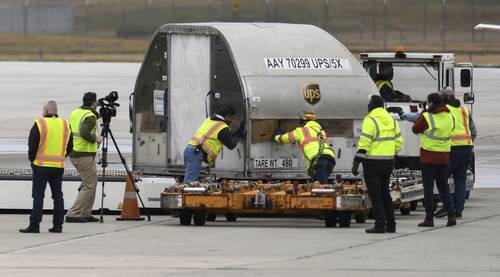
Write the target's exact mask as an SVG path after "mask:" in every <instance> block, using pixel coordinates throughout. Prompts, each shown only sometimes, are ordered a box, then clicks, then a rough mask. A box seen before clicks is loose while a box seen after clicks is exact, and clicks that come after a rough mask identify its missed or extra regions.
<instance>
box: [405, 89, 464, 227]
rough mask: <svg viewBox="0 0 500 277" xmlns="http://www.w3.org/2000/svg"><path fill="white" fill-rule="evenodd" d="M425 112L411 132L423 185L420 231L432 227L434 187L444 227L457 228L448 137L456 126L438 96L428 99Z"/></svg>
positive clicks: (436, 94) (433, 95)
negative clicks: (415, 136) (415, 137)
mask: <svg viewBox="0 0 500 277" xmlns="http://www.w3.org/2000/svg"><path fill="white" fill-rule="evenodd" d="M427 106H428V107H427V109H426V111H424V112H423V113H422V114H421V115H420V116H419V117H418V118H417V120H416V121H415V123H414V124H413V127H412V131H413V133H415V134H420V169H421V171H422V182H423V184H424V203H425V219H424V221H423V222H422V223H420V224H418V226H420V227H434V220H433V217H434V184H436V187H437V189H438V190H439V192H440V194H441V201H442V202H443V206H445V207H446V208H447V210H448V222H447V224H446V225H447V226H453V225H456V220H455V209H454V205H453V201H452V200H451V196H450V188H449V185H448V177H447V176H448V175H447V174H448V163H449V158H450V148H451V135H452V133H453V129H454V128H455V126H454V125H455V124H454V121H453V116H452V114H451V113H450V110H449V109H448V108H447V107H446V105H445V104H444V100H443V98H442V97H441V95H439V94H438V93H431V94H429V95H428V96H427Z"/></svg>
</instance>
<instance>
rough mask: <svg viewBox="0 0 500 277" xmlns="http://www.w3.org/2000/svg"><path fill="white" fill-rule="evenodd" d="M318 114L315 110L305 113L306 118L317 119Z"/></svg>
mask: <svg viewBox="0 0 500 277" xmlns="http://www.w3.org/2000/svg"><path fill="white" fill-rule="evenodd" d="M316 118H317V116H316V114H315V113H314V112H306V113H304V120H316Z"/></svg>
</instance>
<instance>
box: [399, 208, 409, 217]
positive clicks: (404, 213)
mask: <svg viewBox="0 0 500 277" xmlns="http://www.w3.org/2000/svg"><path fill="white" fill-rule="evenodd" d="M399 211H400V212H401V215H410V213H411V209H410V208H400V209H399Z"/></svg>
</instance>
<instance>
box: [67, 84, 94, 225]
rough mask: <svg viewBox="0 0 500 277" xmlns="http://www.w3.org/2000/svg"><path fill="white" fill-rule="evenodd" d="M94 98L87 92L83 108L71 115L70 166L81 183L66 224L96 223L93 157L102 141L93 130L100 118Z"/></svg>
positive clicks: (91, 93) (84, 96) (92, 94)
mask: <svg viewBox="0 0 500 277" xmlns="http://www.w3.org/2000/svg"><path fill="white" fill-rule="evenodd" d="M96 108H97V95H96V94H95V93H93V92H87V93H85V94H84V95H83V105H82V106H81V107H80V108H78V109H76V110H74V111H72V112H71V115H70V117H69V123H70V126H71V130H72V132H73V152H71V154H70V155H69V156H70V159H71V163H73V165H74V166H75V168H76V169H77V170H78V173H79V174H80V177H81V179H82V183H81V185H80V188H79V190H78V195H77V197H76V200H75V202H74V204H73V206H72V207H71V208H70V209H69V210H68V212H67V213H66V222H68V223H83V222H98V221H99V219H98V218H95V217H93V216H92V207H93V206H94V199H95V193H96V186H97V169H96V163H95V156H96V153H97V148H98V145H99V143H101V141H102V138H101V137H100V136H97V134H96V127H97V119H98V118H99V114H98V113H97V112H96Z"/></svg>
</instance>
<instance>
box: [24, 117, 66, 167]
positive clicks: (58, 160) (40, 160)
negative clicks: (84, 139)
mask: <svg viewBox="0 0 500 277" xmlns="http://www.w3.org/2000/svg"><path fill="white" fill-rule="evenodd" d="M35 123H36V124H37V127H38V131H39V133H40V142H39V144H38V151H37V154H36V158H35V160H34V161H33V164H34V165H37V166H42V167H56V168H64V161H65V160H66V148H67V146H68V141H69V132H70V129H69V123H68V122H67V121H66V120H64V119H61V118H56V117H54V118H43V119H37V120H36V121H35Z"/></svg>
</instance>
